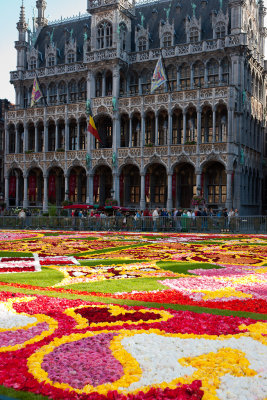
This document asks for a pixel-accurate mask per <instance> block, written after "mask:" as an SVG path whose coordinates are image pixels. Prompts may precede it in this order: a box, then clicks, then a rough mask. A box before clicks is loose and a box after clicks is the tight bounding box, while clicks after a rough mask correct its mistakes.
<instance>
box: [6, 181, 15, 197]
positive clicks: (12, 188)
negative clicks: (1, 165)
mask: <svg viewBox="0 0 267 400" xmlns="http://www.w3.org/2000/svg"><path fill="white" fill-rule="evenodd" d="M8 194H9V197H16V177H15V176H10V177H9V193H8Z"/></svg>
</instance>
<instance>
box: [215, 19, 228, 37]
mask: <svg viewBox="0 0 267 400" xmlns="http://www.w3.org/2000/svg"><path fill="white" fill-rule="evenodd" d="M225 33H226V31H225V24H224V23H223V22H218V23H217V24H216V27H215V38H216V39H221V38H224V37H225Z"/></svg>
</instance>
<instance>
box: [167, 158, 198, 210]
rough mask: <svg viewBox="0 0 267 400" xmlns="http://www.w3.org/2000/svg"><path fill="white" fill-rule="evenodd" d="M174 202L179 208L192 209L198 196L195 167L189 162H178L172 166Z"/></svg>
mask: <svg viewBox="0 0 267 400" xmlns="http://www.w3.org/2000/svg"><path fill="white" fill-rule="evenodd" d="M172 176H173V179H172V183H173V186H174V187H173V195H175V196H173V197H174V198H173V202H174V205H175V207H178V208H186V209H188V208H191V206H192V204H191V202H192V198H193V195H194V194H196V175H195V166H194V164H193V163H192V162H191V161H190V160H189V161H186V162H184V161H182V162H181V161H180V162H179V161H178V162H176V163H175V164H174V165H173V166H172Z"/></svg>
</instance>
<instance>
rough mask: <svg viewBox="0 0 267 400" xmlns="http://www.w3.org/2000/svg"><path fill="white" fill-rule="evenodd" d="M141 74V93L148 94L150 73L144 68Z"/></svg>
mask: <svg viewBox="0 0 267 400" xmlns="http://www.w3.org/2000/svg"><path fill="white" fill-rule="evenodd" d="M141 76H142V93H143V94H148V93H150V87H151V73H150V72H149V71H148V70H144V71H143V73H142V74H141Z"/></svg>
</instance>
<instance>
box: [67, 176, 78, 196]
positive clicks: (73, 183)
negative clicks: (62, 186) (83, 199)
mask: <svg viewBox="0 0 267 400" xmlns="http://www.w3.org/2000/svg"><path fill="white" fill-rule="evenodd" d="M75 189H76V175H74V174H71V175H70V179H69V195H70V196H75Z"/></svg>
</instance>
